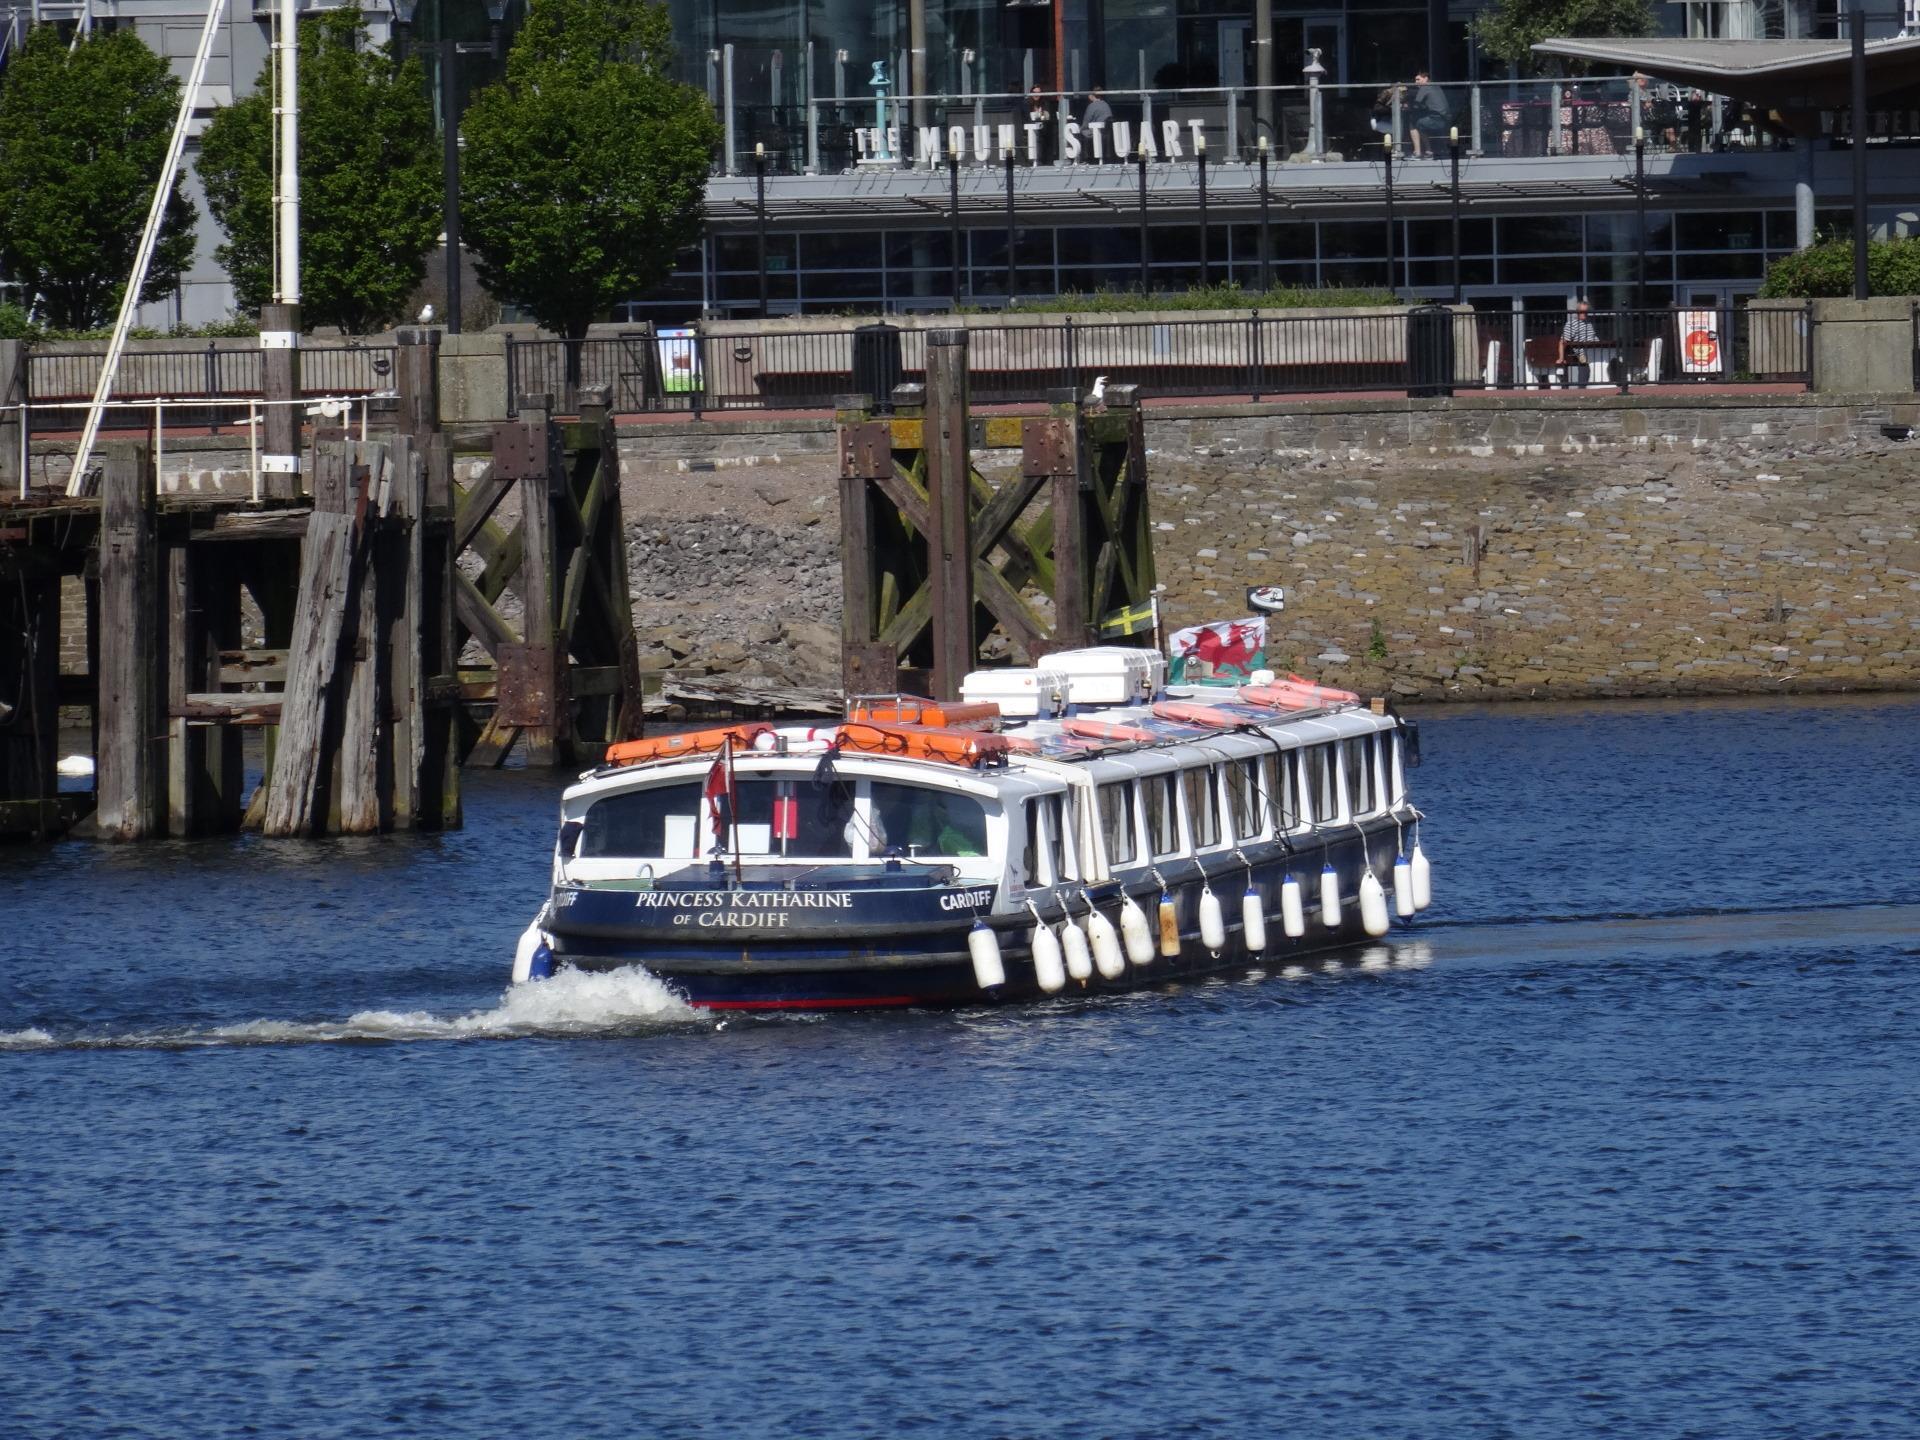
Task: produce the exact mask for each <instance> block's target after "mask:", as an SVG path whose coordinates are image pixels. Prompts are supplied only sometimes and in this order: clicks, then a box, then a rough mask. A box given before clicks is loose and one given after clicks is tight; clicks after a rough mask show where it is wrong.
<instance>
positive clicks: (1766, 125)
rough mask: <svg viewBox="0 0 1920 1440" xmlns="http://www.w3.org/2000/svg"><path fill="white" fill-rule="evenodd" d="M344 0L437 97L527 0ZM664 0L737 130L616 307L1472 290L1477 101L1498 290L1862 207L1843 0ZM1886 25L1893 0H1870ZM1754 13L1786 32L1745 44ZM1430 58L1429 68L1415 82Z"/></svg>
mask: <svg viewBox="0 0 1920 1440" xmlns="http://www.w3.org/2000/svg"><path fill="white" fill-rule="evenodd" d="M358 3H360V4H361V6H362V8H363V9H364V10H365V11H366V13H367V15H368V19H369V27H370V31H371V33H372V35H373V37H374V38H375V39H376V40H386V39H389V38H391V39H393V40H394V41H395V42H396V43H398V44H400V45H402V46H415V47H418V48H419V50H420V52H421V54H422V57H423V59H424V60H425V61H426V68H427V76H428V83H429V85H430V86H432V87H433V90H434V93H435V97H436V109H438V110H440V111H442V112H444V108H445V103H446V100H447V93H448V87H446V86H445V85H444V84H443V75H442V71H443V70H444V69H445V68H446V67H445V66H444V65H443V64H442V56H443V55H444V54H445V53H446V50H447V47H445V46H443V45H442V44H441V43H440V42H442V41H443V40H447V39H451V40H453V41H455V42H456V48H457V50H458V51H459V54H458V56H457V58H456V60H455V62H454V64H455V77H456V83H455V85H454V87H453V99H454V108H455V110H456V112H457V110H458V108H459V99H458V97H459V95H460V94H462V93H471V87H472V86H474V85H476V84H484V83H487V81H488V80H489V79H491V78H492V77H493V76H494V75H495V74H497V73H498V61H497V59H496V58H495V52H496V51H497V47H498V45H499V44H500V43H502V41H503V36H505V35H510V33H511V30H512V28H513V26H514V24H515V23H516V21H517V19H518V17H519V15H520V14H522V13H523V10H524V4H523V0H512V3H510V4H505V3H499V0H495V3H490V4H481V3H456V0H416V3H406V0H399V3H395V0H358ZM668 6H669V10H670V13H671V15H672V17H673V22H674V27H675V33H676V37H677V39H678V45H679V49H678V56H677V64H678V66H679V70H680V74H681V77H682V78H683V79H685V80H686V81H688V83H691V84H693V85H696V86H698V87H700V88H702V89H703V90H705V91H706V92H707V93H708V94H709V95H710V96H711V97H712V99H713V102H714V105H715V108H716V111H717V113H718V114H719V115H720V116H721V118H722V120H723V122H724V131H725V140H724V142H723V144H722V146H721V151H720V153H719V155H718V156H716V160H715V165H714V175H713V178H712V180H711V182H710V184H709V188H708V197H707V209H708V217H709V234H708V238H707V240H706V241H705V242H704V243H703V244H702V245H700V246H698V247H696V248H694V249H691V250H689V251H688V252H686V254H685V255H684V256H683V257H682V261H681V264H680V265H679V267H678V269H677V270H676V272H675V274H674V275H673V276H672V277H671V278H670V279H669V280H668V281H667V282H666V283H665V284H664V285H662V286H661V287H659V289H658V290H657V291H656V292H655V293H653V294H650V295H645V296H636V297H634V298H633V299H632V301H631V302H630V303H628V304H627V305H625V306H623V307H622V308H621V310H620V313H619V314H618V315H616V316H615V317H614V318H615V319H617V320H622V321H629V322H634V321H642V320H651V321H657V322H661V323H673V322H683V321H686V320H688V319H691V318H694V317H696V316H699V315H702V314H717V315H736V316H737V315H750V314H755V313H758V311H759V307H760V304H761V294H762V284H763V276H762V268H763V267H762V264H761V258H760V257H761V254H762V253H763V249H764V254H765V266H764V269H765V272H766V274H765V277H764V284H765V295H766V303H767V309H768V312H769V313H770V314H775V315H781V314H800V313H806V312H809V311H821V310H835V311H848V310H853V311H883V310H886V311H902V310H928V309H938V308H943V307H945V306H947V305H948V304H950V303H951V302H952V301H953V300H954V299H955V298H956V296H957V298H958V299H960V300H961V301H962V302H963V303H974V304H979V305H984V306H993V305H996V304H1003V303H1005V301H1006V299H1007V298H1008V295H1009V292H1010V291H1011V292H1013V293H1017V294H1019V295H1023V296H1037V295H1047V294H1053V293H1058V292H1062V291H1087V290H1097V289H1102V288H1127V287H1129V286H1131V285H1135V284H1138V283H1140V282H1141V281H1142V279H1143V278H1144V279H1145V281H1146V282H1147V283H1148V284H1150V285H1151V286H1152V287H1153V288H1156V289H1180V288H1184V287H1185V286H1187V285H1190V284H1195V283H1199V282H1201V281H1203V280H1212V281H1221V280H1232V281H1234V282H1236V283H1238V284H1240V285H1242V286H1244V287H1248V288H1251V287H1254V286H1256V285H1257V284H1259V283H1260V281H1261V280H1262V279H1263V278H1264V279H1268V280H1271V281H1272V282H1274V283H1276V284H1287V285H1295V286H1301V287H1307V288H1325V287H1386V286H1391V287H1392V288H1394V289H1396V290H1398V291H1400V292H1401V293H1403V294H1406V295H1409V296H1416V297H1426V298H1442V299H1445V298H1451V296H1452V294H1453V292H1454V287H1455V270H1456V267H1455V261H1454V253H1455V244H1454V236H1455V233H1456V227H1455V223H1454V217H1455V213H1456V210H1455V204H1456V191H1455V188H1454V185H1453V168H1452V164H1451V161H1452V158H1453V157H1452V149H1453V143H1454V142H1453V139H1452V135H1453V132H1456V131H1457V133H1458V149H1459V155H1460V181H1459V187H1458V192H1457V202H1458V216H1459V223H1458V227H1457V234H1458V237H1459V246H1458V249H1459V254H1460V259H1459V264H1458V284H1459V289H1460V292H1461V294H1462V296H1463V298H1465V299H1466V300H1468V301H1470V302H1472V303H1474V304H1475V305H1476V306H1480V307H1482V308H1489V307H1490V308H1516V309H1528V308H1539V309H1554V308H1558V307H1564V306H1565V304H1566V303H1567V301H1568V300H1569V299H1570V298H1571V297H1572V296H1574V295H1576V294H1585V295H1588V296H1590V297H1592V298H1593V299H1594V301H1595V302H1596V303H1597V304H1599V305H1602V306H1605V305H1610V304H1627V303H1632V301H1633V300H1634V299H1635V298H1636V297H1637V296H1639V295H1640V294H1642V293H1644V295H1645V298H1646V300H1647V301H1648V303H1650V304H1654V305H1666V304H1670V303H1672V304H1685V305H1722V306H1724V305H1729V304H1734V303H1737V302H1738V301H1739V300H1740V299H1742V298H1743V297H1745V296H1748V295H1751V294H1752V293H1753V292H1754V291H1755V290H1756V289H1757V288H1758V286H1759V284H1760V280H1761V277H1762V275H1763V272H1764V270H1765V267H1766V264H1767V263H1768V261H1769V260H1771V259H1772V258H1774V257H1776V256H1778V255H1780V254H1783V253H1786V252H1788V251H1790V250H1792V249H1793V248H1795V247H1796V246H1797V245H1802V244H1805V243H1807V242H1808V241H1809V240H1810V239H1811V238H1812V237H1813V236H1814V234H1816V233H1817V232H1818V231H1820V230H1823V229H1824V230H1829V231H1831V230H1840V229H1844V228H1846V226H1847V225H1848V224H1849V223H1850V214H1849V212H1848V209H1847V205H1848V163H1849V162H1848V155H1847V153H1846V152H1845V150H1844V149H1834V148H1832V144H1831V140H1832V137H1833V136H1834V135H1835V134H1836V133H1837V132H1838V131H1839V130H1840V129H1841V128H1843V126H1844V116H1843V115H1842V114H1841V113H1840V112H1841V111H1842V110H1843V109H1844V99H1845V96H1844V88H1841V89H1836V88H1835V87H1834V83H1833V65H1832V63H1831V62H1832V61H1833V58H1834V56H1836V55H1837V56H1839V57H1840V68H1841V73H1842V80H1844V44H1842V43H1840V42H1838V41H1836V40H1835V39H1834V38H1833V37H1834V36H1835V34H1836V25H1837V22H1836V19H1835V15H1834V12H1832V11H1830V10H1826V9H1816V8H1815V7H1814V6H1812V5H1811V4H1810V3H1807V0H1681V3H1663V4H1661V5H1660V6H1658V7H1657V8H1658V10H1659V11H1660V14H1661V17H1662V23H1663V26H1664V28H1665V29H1666V30H1667V31H1668V32H1669V34H1668V36H1667V37H1665V38H1662V39H1657V40H1654V41H1649V42H1618V43H1615V42H1599V44H1598V48H1595V47H1594V46H1592V45H1590V46H1588V47H1587V49H1586V50H1584V51H1582V50H1578V49H1577V48H1576V49H1573V50H1563V51H1561V52H1560V53H1562V54H1563V55H1567V56H1574V55H1579V56H1580V57H1581V58H1584V59H1587V60H1589V61H1592V62H1595V68H1596V69H1597V70H1599V71H1600V72H1602V73H1612V74H1613V75H1615V76H1616V77H1617V78H1611V79H1593V80H1578V81H1575V80H1562V81H1555V80H1525V81H1521V80H1513V79H1510V78H1506V77H1505V76H1504V75H1503V74H1502V73H1501V72H1500V70H1499V67H1497V66H1495V65H1493V64H1490V63H1489V62H1488V60H1487V57H1485V56H1483V55H1482V54H1480V53H1479V52H1478V51H1477V49H1476V48H1475V47H1474V46H1473V45H1471V44H1470V43H1469V40H1468V31H1467V25H1468V22H1469V20H1470V19H1471V17H1472V14H1473V13H1474V10H1475V8H1476V6H1475V0H1331V3H1320V0H1181V3H1180V4H1179V5H1177V6H1173V7H1169V6H1166V5H1164V4H1159V3H1152V4H1149V3H1147V0H1039V3H1034V0H994V3H988V0H878V3H863V4H859V5H856V4H853V3H852V0H668ZM271 9H272V6H270V5H268V4H266V3H264V0H260V3H255V4H251V5H249V4H246V3H236V4H234V5H233V6H232V11H231V13H230V15H229V17H228V19H227V22H226V26H225V33H224V34H223V37H222V47H223V48H222V49H221V50H220V52H218V56H217V58H216V61H215V64H214V67H213V69H212V71H211V72H210V78H209V80H208V83H207V84H206V85H205V86H203V88H202V92H201V95H200V97H198V100H197V102H196V103H197V105H198V107H199V110H200V114H201V115H202V116H204V115H205V114H208V113H210V112H211V110H212V108H213V107H214V106H216V105H218V104H222V103H225V102H226V101H227V100H228V99H229V98H231V97H233V96H236V95H239V94H243V93H245V90H246V88H247V87H248V86H250V85H251V84H252V82H253V79H254V77H255V76H256V75H257V74H258V73H259V70H260V66H261V64H262V63H263V62H264V60H265V58H266V54H267V44H268V20H269V16H270V12H271ZM204 13H205V12H204V10H203V9H202V8H201V7H200V6H199V5H198V4H195V3H194V0H92V3H91V4H86V3H67V4H55V3H53V0H0V37H6V38H9V39H11V40H13V41H14V42H15V43H17V38H18V35H19V33H20V32H21V29H22V28H23V26H24V24H25V23H26V22H27V21H28V20H30V19H32V18H34V17H35V16H38V17H39V18H43V19H47V18H51V19H54V20H56V21H57V22H58V23H61V24H63V25H67V26H73V27H79V26H84V25H87V24H92V25H131V26H133V27H135V28H136V29H138V30H139V31H140V33H141V34H142V36H143V38H145V39H146V40H147V41H148V43H149V44H150V45H152V46H153V47H154V48H155V49H156V50H159V51H161V53H163V54H166V55H168V56H170V57H171V58H173V59H174V60H175V61H176V63H177V64H178V65H179V66H180V68H181V69H182V71H183V72H184V70H185V68H186V65H187V63H188V60H187V57H189V56H190V54H191V51H192V47H193V44H194V41H195V39H196V38H197V26H198V22H199V19H200V17H202V16H203V15H204ZM1899 29H1900V18H1899V17H1898V16H1895V15H1877V16H1876V17H1875V18H1874V19H1873V20H1872V21H1871V22H1870V25H1869V31H1870V33H1872V34H1874V35H1876V36H1880V35H1886V36H1892V35H1894V33H1895V32H1897V31H1898V30H1899ZM1749 36H1761V37H1769V38H1771V39H1773V41H1774V48H1773V49H1771V50H1766V49H1765V47H1764V46H1763V47H1761V50H1760V51H1756V50H1755V48H1754V46H1753V45H1752V44H1751V43H1748V44H1745V45H1743V44H1740V43H1737V42H1739V41H1740V40H1742V39H1744V37H1749ZM1823 41H1824V43H1822V42H1823ZM1609 45H1611V46H1612V48H1611V49H1609V48H1608V46H1609ZM1781 47H1784V48H1781ZM1762 51H1764V54H1763V53H1761V52H1762ZM1916 51H1920V41H1908V40H1904V39H1894V38H1888V39H1877V40H1876V41H1875V43H1874V45H1873V56H1872V59H1873V76H1874V82H1875V83H1874V86H1873V87H1872V88H1873V93H1874V104H1875V120H1874V126H1875V129H1874V131H1873V134H1874V135H1875V137H1876V138H1878V137H1882V136H1884V137H1885V138H1886V139H1888V140H1890V141H1891V140H1897V139H1901V138H1904V137H1908V136H1911V135H1913V134H1914V133H1915V132H1916V131H1917V130H1920V125H1916V124H1915V123H1914V120H1913V112H1914V111H1915V110H1916V109H1920V93H1916V82H1917V81H1920V70H1916V66H1920V54H1916ZM4 60H5V54H4V50H0V64H4ZM1783 66H1784V67H1785V68H1784V69H1783V68H1782V67H1783ZM1423 69H1424V70H1426V71H1428V72H1429V73H1430V74H1431V75H1432V76H1433V77H1434V83H1433V84H1431V85H1430V86H1428V87H1426V88H1425V89H1424V90H1423V89H1422V88H1421V87H1418V86H1415V85H1414V84H1413V83H1412V81H1413V77H1414V75H1415V74H1417V73H1419V72H1420V71H1422V70H1423ZM1634 70H1639V71H1642V72H1644V73H1645V74H1646V75H1647V76H1649V77H1650V78H1648V79H1647V80H1646V81H1645V82H1644V83H1636V82H1635V81H1634V80H1632V79H1630V78H1627V76H1628V75H1629V74H1630V72H1632V71H1634ZM1756 77H1759V78H1756ZM1095 90H1099V91H1101V92H1103V94H1102V99H1101V104H1100V106H1099V107H1096V108H1094V109H1093V110H1092V113H1091V114H1090V113H1089V110H1090V106H1092V105H1093V101H1092V99H1091V97H1092V93H1093V92H1094V91H1095ZM1036 91H1037V92H1038V93H1037V94H1036V93H1035V92H1036ZM1102 110H1104V111H1105V112H1106V113H1105V115H1104V116H1102V113H1101V112H1102ZM1636 134H1637V135H1639V136H1640V137H1641V141H1642V145H1641V151H1642V153H1641V155H1639V156H1636V154H1635V144H1634V139H1635V136H1636ZM1388 141H1391V142H1393V143H1392V146H1391V148H1392V149H1393V151H1394V162H1393V167H1392V168H1393V172H1394V173H1393V193H1392V197H1391V202H1389V197H1388V187H1387V183H1386V181H1387V168H1388V160H1387V153H1386V152H1387V149H1388V148H1389V147H1388V145H1387V143H1386V142H1388ZM1143 149H1144V150H1145V152H1146V153H1145V154H1144V156H1143V155H1142V153H1141V152H1142V150H1143ZM1915 153H1916V152H1915V151H1913V150H1911V149H1906V148H1903V147H1901V146H1900V145H1896V144H1887V145H1885V146H1876V147H1875V149H1874V150H1873V151H1872V169H1871V177H1870V178H1871V190H1872V203H1871V205H1870V212H1869V213H1870V223H1871V224H1872V226H1873V227H1874V229H1875V230H1876V231H1877V232H1879V233H1905V231H1906V230H1907V229H1908V228H1909V227H1910V226H1911V225H1913V224H1915V223H1916V221H1915V219H1914V217H1913V215H1912V214H1911V213H1910V209H1909V206H1910V203H1911V202H1910V201H1909V199H1908V197H1910V196H1911V195H1913V194H1914V193H1916V188H1917V187H1916V181H1920V173H1916V172H1917V167H1916V164H1915V161H1914V159H1913V158H1912V157H1913V156H1914V155H1915ZM191 158H192V155H191V151H190V153H189V165H190V163H191ZM1203 159H1204V165H1203ZM1637 161H1639V162H1640V163H1639V164H1637V163H1636V162H1637ZM189 184H190V186H191V187H193V188H194V193H195V198H196V201H197V200H198V195H197V182H195V181H193V180H191V179H190V181H189ZM1643 188H1644V194H1643ZM1203 196H1204V199H1203ZM1263 201H1264V204H1263ZM1643 201H1644V209H1645V212H1646V228H1645V232H1644V235H1643V234H1642V231H1641V227H1640V219H1639V216H1640V211H1641V208H1642V202H1643ZM1263 210H1264V215H1265V223H1264V224H1263V223H1262V213H1263ZM1203 211H1204V217H1203ZM1203 218H1204V221H1205V242H1204V249H1203V242H1202V222H1203ZM1263 236H1264V237H1265V242H1264V250H1263V242H1262V237H1263ZM1010 240H1011V251H1010ZM1643 240H1644V246H1643V244H1642V242H1643ZM216 241H217V235H215V234H214V233H212V226H211V223H210V222H209V221H206V220H205V219H204V217H203V224H202V235H201V246H200V253H199V255H198V256H197V257H196V260H195V263H194V265H193V267H192V268H191V269H190V270H189V272H188V274H187V276H186V277H185V278H184V279H183V282H182V285H181V287H180V290H179V292H178V293H177V294H176V295H175V296H173V297H171V299H170V300H169V301H168V302H166V303H164V304H163V305H160V306H149V307H147V309H146V313H143V315H142V317H141V320H142V323H145V324H155V325H163V324H168V323H178V322H182V321H184V322H194V321H200V320H207V319H213V318H218V317H220V316H222V315H224V314H225V313H226V312H227V310H228V308H229V307H230V304H231V291H230V290H229V289H228V288H227V286H226V282H225V277H224V276H223V275H222V274H221V272H220V271H219V268H218V266H217V264H216V263H215V262H214V260H213V247H214V245H215V243H216ZM1643 250H1644V261H1643V259H1642V255H1643ZM1010 276H1011V280H1010V279H1009V277H1010ZM1643 284H1644V291H1642V289H1641V286H1642V285H1643Z"/></svg>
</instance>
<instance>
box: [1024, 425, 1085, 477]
mask: <svg viewBox="0 0 1920 1440" xmlns="http://www.w3.org/2000/svg"><path fill="white" fill-rule="evenodd" d="M1073 468H1074V467H1073V422H1072V421H1071V420H1029V421H1027V423H1026V425H1025V426H1024V427H1022V429H1021V432H1020V471H1021V473H1022V474H1024V475H1071V474H1072V473H1073Z"/></svg>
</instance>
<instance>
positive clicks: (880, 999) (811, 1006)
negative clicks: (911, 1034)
mask: <svg viewBox="0 0 1920 1440" xmlns="http://www.w3.org/2000/svg"><path fill="white" fill-rule="evenodd" d="M919 1003H920V998H919V997H918V996H917V995H875V996H873V997H872V998H871V999H868V998H865V997H862V998H861V999H858V1000H696V1001H694V1002H693V1007H694V1009H696V1010H847V1009H852V1008H853V1007H855V1006H859V1005H917V1004H919Z"/></svg>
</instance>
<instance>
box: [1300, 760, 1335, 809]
mask: <svg viewBox="0 0 1920 1440" xmlns="http://www.w3.org/2000/svg"><path fill="white" fill-rule="evenodd" d="M1300 765H1301V784H1302V786H1303V787H1304V789H1305V791H1306V794H1305V796H1304V799H1303V805H1302V808H1303V809H1304V810H1305V811H1306V813H1307V814H1308V815H1309V816H1310V817H1311V818H1312V819H1314V820H1316V821H1318V822H1319V823H1320V824H1322V825H1325V824H1327V823H1328V822H1329V821H1332V820H1338V819H1339V818H1340V802H1339V799H1338V798H1337V797H1336V796H1335V794H1334V785H1333V781H1334V774H1333V768H1334V767H1333V746H1331V745H1328V744H1320V745H1309V746H1307V747H1306V748H1305V749H1303V750H1302V751H1301V752H1300Z"/></svg>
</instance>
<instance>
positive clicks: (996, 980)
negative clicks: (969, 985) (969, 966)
mask: <svg viewBox="0 0 1920 1440" xmlns="http://www.w3.org/2000/svg"><path fill="white" fill-rule="evenodd" d="M967 953H968V954H969V955H971V956H972V957H973V978H974V980H975V981H977V982H978V983H979V986H980V988H981V989H982V990H992V989H994V988H995V987H996V986H1000V985H1004V984H1006V983H1007V967H1006V966H1005V965H1003V964H1001V963H1000V937H999V936H998V935H995V934H994V933H993V927H992V926H991V925H989V924H987V922H986V921H984V920H976V921H974V922H973V928H972V929H971V930H969V931H968V932H967Z"/></svg>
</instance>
